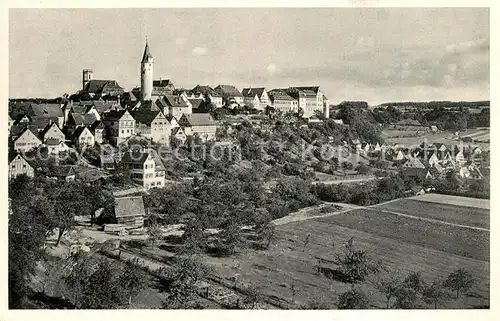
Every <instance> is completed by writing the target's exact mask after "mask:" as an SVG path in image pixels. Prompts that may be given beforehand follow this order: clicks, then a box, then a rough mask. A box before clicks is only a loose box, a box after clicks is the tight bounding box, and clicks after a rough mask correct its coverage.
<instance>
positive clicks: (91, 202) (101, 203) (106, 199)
mask: <svg viewBox="0 0 500 321" xmlns="http://www.w3.org/2000/svg"><path fill="white" fill-rule="evenodd" d="M80 186H81V189H80V191H81V193H83V195H84V197H85V199H86V200H87V203H88V213H89V214H90V226H92V225H93V224H94V222H95V219H96V217H95V216H96V212H97V211H98V210H100V209H103V210H104V211H111V210H112V209H113V208H114V206H115V200H114V197H113V194H112V193H110V192H107V191H105V190H104V189H103V188H102V186H101V185H100V184H97V185H88V184H81V185H80Z"/></svg>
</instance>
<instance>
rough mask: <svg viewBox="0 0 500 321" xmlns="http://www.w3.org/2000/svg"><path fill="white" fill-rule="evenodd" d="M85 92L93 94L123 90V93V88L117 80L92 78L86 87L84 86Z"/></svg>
mask: <svg viewBox="0 0 500 321" xmlns="http://www.w3.org/2000/svg"><path fill="white" fill-rule="evenodd" d="M83 91H84V92H88V93H93V94H103V93H104V94H105V93H109V92H115V91H117V92H121V93H123V92H124V90H123V88H122V87H121V86H120V85H118V82H117V81H116V80H101V79H92V80H90V81H89V82H88V83H87V84H86V85H85V87H84V88H83Z"/></svg>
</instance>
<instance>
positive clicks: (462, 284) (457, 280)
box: [443, 268, 475, 299]
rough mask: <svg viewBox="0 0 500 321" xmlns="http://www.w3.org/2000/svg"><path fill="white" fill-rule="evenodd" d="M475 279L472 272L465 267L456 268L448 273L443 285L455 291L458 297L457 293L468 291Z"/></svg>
mask: <svg viewBox="0 0 500 321" xmlns="http://www.w3.org/2000/svg"><path fill="white" fill-rule="evenodd" d="M474 283H475V281H474V278H473V277H472V274H471V273H470V272H468V271H466V270H465V269H463V268H462V269H458V270H455V271H453V272H451V273H450V275H448V278H447V279H446V280H445V281H444V283H443V285H444V287H446V288H449V289H450V290H452V291H455V292H456V298H457V299H458V296H459V293H460V292H462V293H464V292H466V291H468V290H469V289H470V288H471V287H472V285H474Z"/></svg>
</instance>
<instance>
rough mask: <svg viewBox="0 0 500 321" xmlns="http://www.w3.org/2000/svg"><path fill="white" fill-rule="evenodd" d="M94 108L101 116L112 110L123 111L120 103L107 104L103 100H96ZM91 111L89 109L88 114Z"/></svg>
mask: <svg viewBox="0 0 500 321" xmlns="http://www.w3.org/2000/svg"><path fill="white" fill-rule="evenodd" d="M93 106H94V107H95V109H96V110H97V112H98V113H99V114H102V113H104V112H106V111H108V110H111V109H121V106H120V104H118V103H115V102H109V101H108V102H105V101H102V100H96V101H94V103H93ZM89 110H90V109H87V110H86V112H89Z"/></svg>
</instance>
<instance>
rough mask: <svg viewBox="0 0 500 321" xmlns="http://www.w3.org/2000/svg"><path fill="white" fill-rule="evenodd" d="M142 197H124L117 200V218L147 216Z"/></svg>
mask: <svg viewBox="0 0 500 321" xmlns="http://www.w3.org/2000/svg"><path fill="white" fill-rule="evenodd" d="M145 214H146V212H145V211H144V201H143V200H142V196H124V197H116V198H115V217H116V218H119V217H130V216H137V215H143V216H144V215H145Z"/></svg>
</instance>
